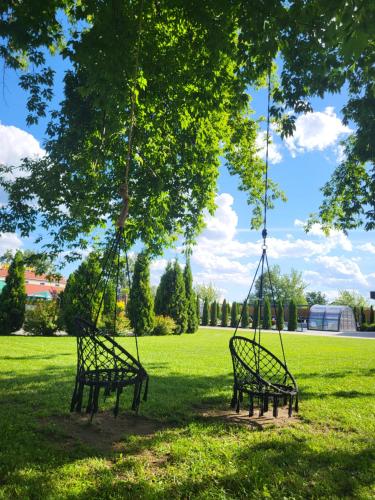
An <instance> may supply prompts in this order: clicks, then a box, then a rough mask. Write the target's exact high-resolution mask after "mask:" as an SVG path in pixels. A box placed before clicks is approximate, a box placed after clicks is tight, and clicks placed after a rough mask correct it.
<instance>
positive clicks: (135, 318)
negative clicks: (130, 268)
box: [127, 252, 155, 335]
mask: <svg viewBox="0 0 375 500" xmlns="http://www.w3.org/2000/svg"><path fill="white" fill-rule="evenodd" d="M127 313H128V316H129V320H130V323H131V326H132V328H133V329H134V332H136V334H137V335H145V334H146V335H147V334H151V333H152V331H153V328H154V321H155V314H154V298H153V296H152V293H151V287H150V262H149V259H148V256H147V255H146V254H145V253H144V252H141V253H139V254H138V255H137V260H136V261H135V265H134V272H133V280H132V284H131V288H130V293H129V301H128V304H127Z"/></svg>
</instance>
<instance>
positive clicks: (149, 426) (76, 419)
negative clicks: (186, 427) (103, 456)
mask: <svg viewBox="0 0 375 500" xmlns="http://www.w3.org/2000/svg"><path fill="white" fill-rule="evenodd" d="M166 427H167V425H166V424H163V423H162V422H160V421H158V420H152V419H149V418H146V417H142V416H136V415H131V414H120V415H118V417H117V418H114V416H113V414H112V412H110V411H103V412H100V413H98V414H96V415H95V417H94V418H93V420H92V421H90V416H89V415H86V414H84V413H82V414H79V413H71V414H68V415H57V416H52V417H48V418H42V419H40V422H39V431H40V432H41V433H42V434H43V435H44V436H48V438H49V439H50V440H51V442H55V444H56V446H58V447H59V448H62V449H69V448H74V447H76V446H77V445H84V446H87V447H90V448H93V449H95V450H97V451H99V452H103V453H108V452H111V451H116V452H119V451H122V450H124V449H125V447H126V441H127V440H128V439H129V437H130V436H145V437H147V436H150V437H152V436H153V435H154V434H155V433H156V432H157V431H160V430H163V429H165V428H166Z"/></svg>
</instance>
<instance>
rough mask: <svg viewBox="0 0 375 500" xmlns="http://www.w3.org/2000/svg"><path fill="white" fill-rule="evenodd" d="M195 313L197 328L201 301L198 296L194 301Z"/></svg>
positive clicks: (199, 319)
mask: <svg viewBox="0 0 375 500" xmlns="http://www.w3.org/2000/svg"><path fill="white" fill-rule="evenodd" d="M195 313H196V315H197V325H198V327H199V325H200V324H201V301H200V298H199V295H197V299H196V304H195Z"/></svg>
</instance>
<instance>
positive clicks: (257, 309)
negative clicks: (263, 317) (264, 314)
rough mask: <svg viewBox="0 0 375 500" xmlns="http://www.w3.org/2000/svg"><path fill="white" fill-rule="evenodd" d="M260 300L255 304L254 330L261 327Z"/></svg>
mask: <svg viewBox="0 0 375 500" xmlns="http://www.w3.org/2000/svg"><path fill="white" fill-rule="evenodd" d="M259 313H260V302H259V300H257V301H256V302H255V304H254V314H253V324H252V327H253V328H254V330H255V329H256V328H258V327H259Z"/></svg>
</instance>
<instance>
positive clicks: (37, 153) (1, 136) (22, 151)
mask: <svg viewBox="0 0 375 500" xmlns="http://www.w3.org/2000/svg"><path fill="white" fill-rule="evenodd" d="M44 154H45V151H44V149H42V148H41V147H40V145H39V142H38V141H37V140H36V139H35V137H33V136H32V135H31V134H29V133H28V132H25V131H24V130H21V129H19V128H17V127H14V126H13V125H2V124H1V123H0V164H3V165H14V166H18V165H19V164H20V163H21V160H22V158H26V157H29V158H38V157H41V156H44Z"/></svg>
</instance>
